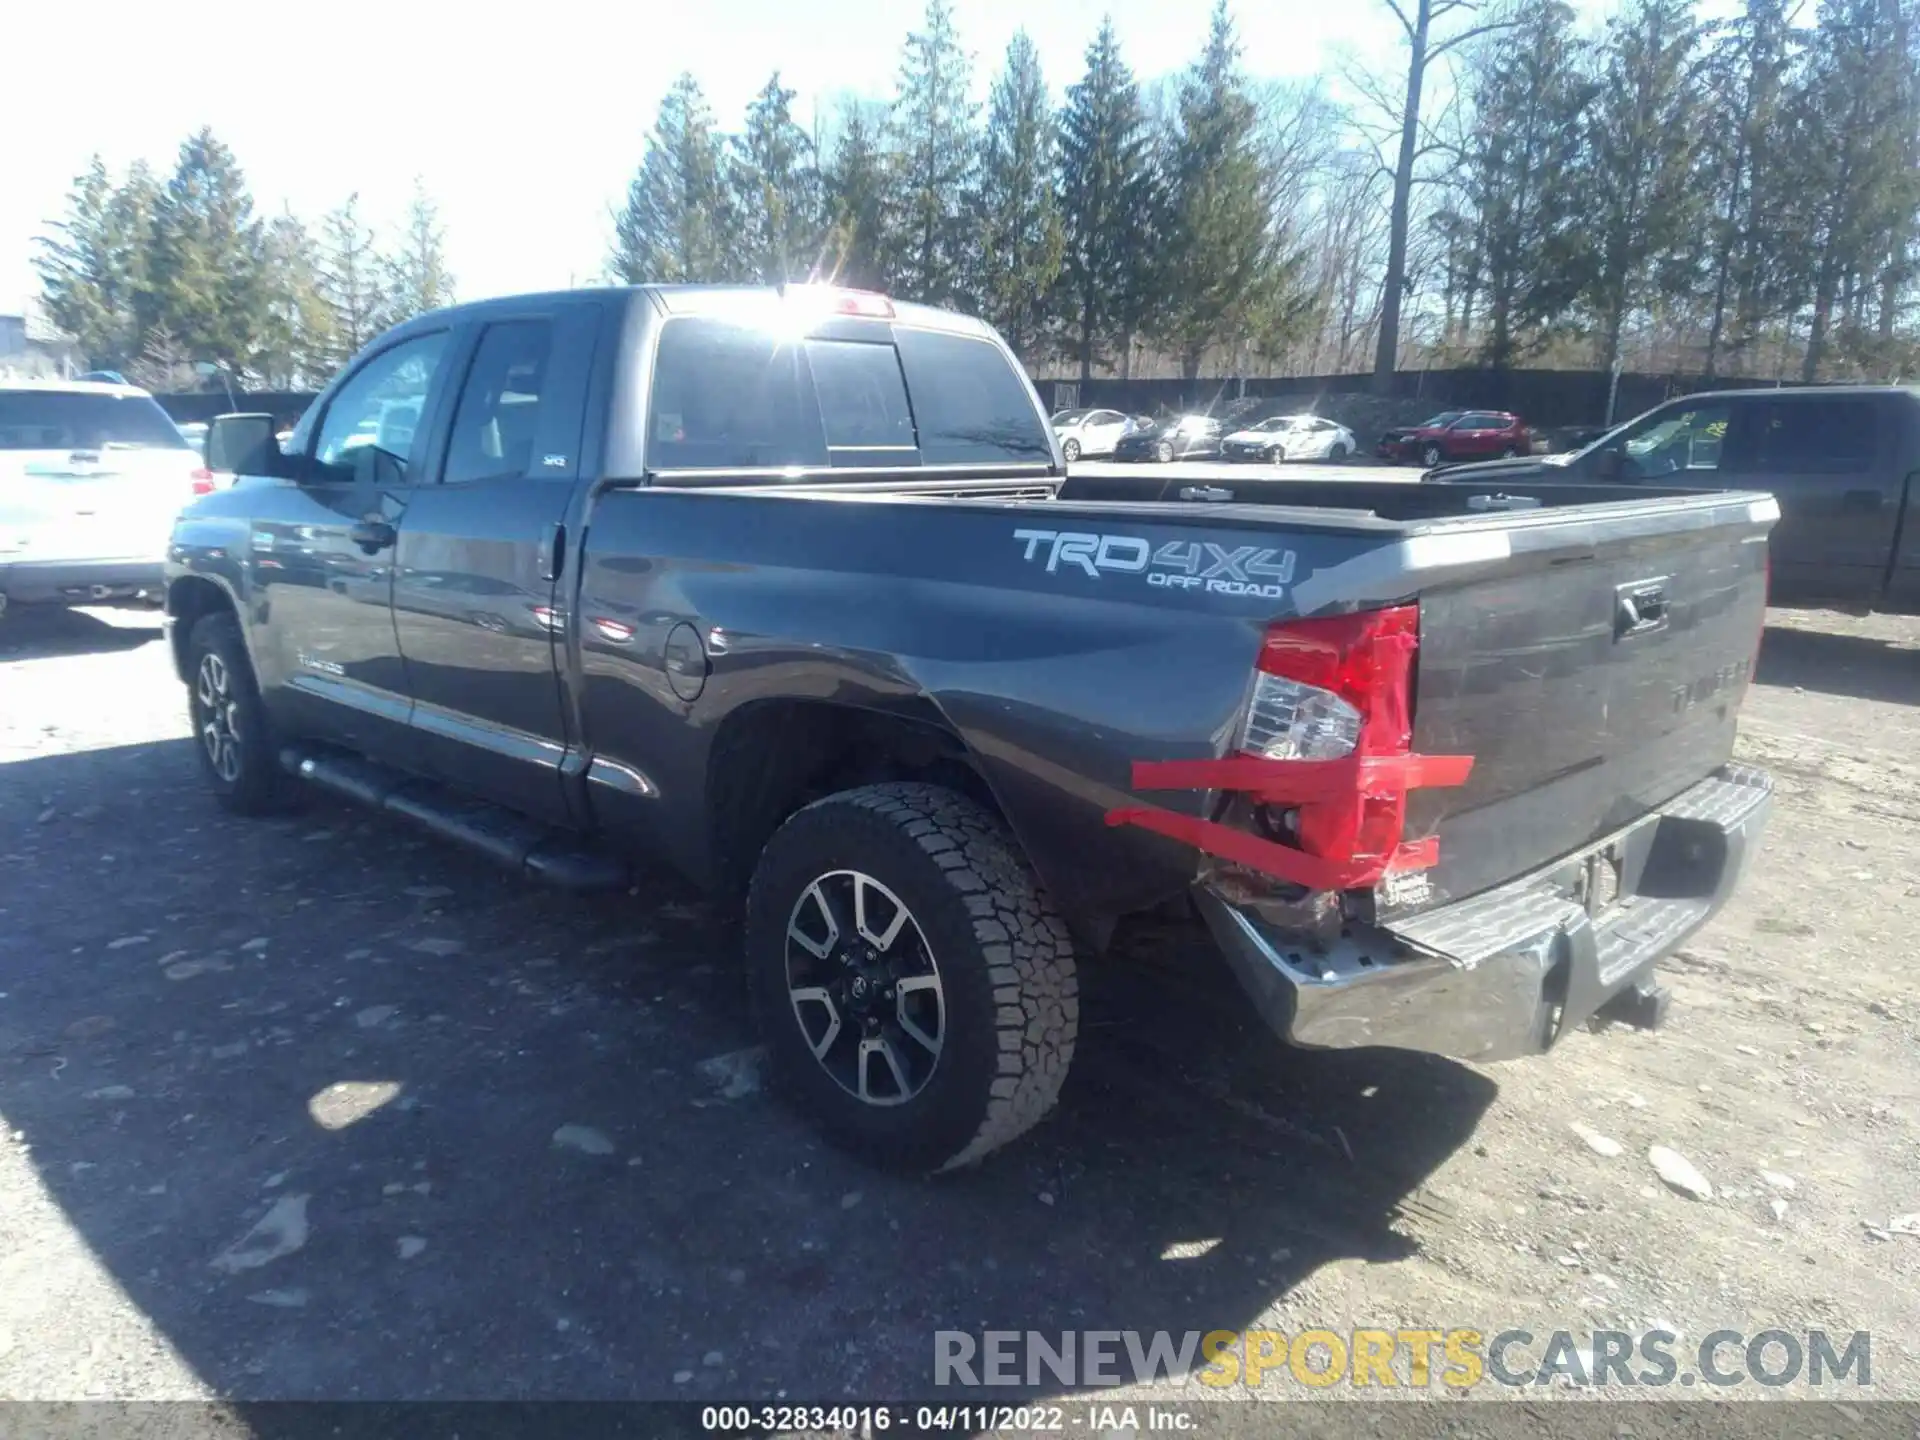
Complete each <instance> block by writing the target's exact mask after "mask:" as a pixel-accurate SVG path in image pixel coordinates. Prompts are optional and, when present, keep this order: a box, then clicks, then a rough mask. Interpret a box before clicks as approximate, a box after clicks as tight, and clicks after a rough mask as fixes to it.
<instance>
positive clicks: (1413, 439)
mask: <svg viewBox="0 0 1920 1440" xmlns="http://www.w3.org/2000/svg"><path fill="white" fill-rule="evenodd" d="M1377 453H1378V454H1379V455H1380V456H1381V457H1382V458H1383V459H1388V460H1401V461H1416V462H1418V463H1419V464H1422V465H1425V466H1427V467H1428V468H1429V469H1431V468H1432V467H1433V466H1435V465H1444V464H1446V463H1447V462H1448V461H1452V460H1496V459H1502V458H1505V457H1507V456H1513V455H1530V454H1532V453H1533V432H1532V431H1530V430H1529V429H1527V425H1526V422H1525V421H1524V420H1522V419H1521V418H1520V417H1519V416H1518V415H1514V414H1510V413H1508V412H1507V411H1504V410H1445V411H1442V412H1441V413H1440V414H1438V415H1436V416H1434V417H1433V418H1432V419H1431V420H1429V421H1427V422H1426V423H1425V424H1424V425H1415V426H1413V427H1411V428H1407V429H1397V430H1389V431H1387V433H1386V434H1384V435H1382V436H1381V437H1380V444H1379V447H1378V451H1377Z"/></svg>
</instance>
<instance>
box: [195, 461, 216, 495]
mask: <svg viewBox="0 0 1920 1440" xmlns="http://www.w3.org/2000/svg"><path fill="white" fill-rule="evenodd" d="M193 493H194V494H196V495H211V494H212V493H213V471H211V470H209V469H207V467H206V466H204V465H202V466H201V467H200V468H199V469H198V470H196V471H194V472H193Z"/></svg>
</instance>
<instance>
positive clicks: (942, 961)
mask: <svg viewBox="0 0 1920 1440" xmlns="http://www.w3.org/2000/svg"><path fill="white" fill-rule="evenodd" d="M746 949H747V979H748V987H749V990H750V992H751V995H752V999H753V1004H754V1010H755V1013H756V1016H757V1017H758V1019H759V1022H760V1026H761V1031H762V1033H763V1035H764V1036H765V1038H766V1041H767V1046H768V1049H769V1051H770V1052H771V1054H772V1056H773V1061H774V1065H775V1068H776V1070H777V1072H778V1073H779V1076H780V1078H781V1083H782V1087H783V1089H784V1090H785V1092H786V1093H787V1094H788V1095H789V1096H790V1097H792V1099H793V1100H794V1101H795V1102H796V1103H797V1104H798V1106H799V1107H800V1108H801V1109H802V1110H803V1111H804V1112H806V1113H807V1114H808V1115H809V1117H810V1118H812V1119H813V1120H814V1121H815V1122H816V1123H817V1124H818V1125H819V1126H820V1127H821V1129H822V1130H823V1131H824V1132H825V1133H826V1134H827V1136H828V1137H829V1138H830V1139H832V1140H834V1141H835V1142H836V1143H838V1144H840V1145H843V1146H845V1147H846V1148H848V1149H850V1150H853V1151H855V1152H856V1153H858V1154H860V1155H863V1156H865V1157H866V1158H867V1159H869V1160H872V1161H874V1162H876V1163H879V1164H883V1165H887V1166H889V1167H893V1168H899V1169H906V1170H912V1171H920V1172H926V1171H933V1170H947V1169H952V1168H954V1167H956V1166H961V1165H967V1164H971V1163H972V1162H974V1161H976V1160H978V1159H980V1158H981V1157H982V1156H984V1155H986V1154H988V1153H989V1152H990V1151H993V1150H995V1149H998V1148H999V1147H1000V1146H1002V1145H1004V1144H1006V1143H1007V1142H1008V1141H1010V1140H1013V1139H1014V1138H1016V1137H1017V1136H1019V1135H1021V1134H1023V1133H1024V1132H1025V1131H1026V1130H1028V1129H1029V1128H1031V1127H1032V1126H1033V1125H1034V1124H1035V1123H1036V1122H1038V1121H1039V1120H1040V1118H1041V1117H1042V1116H1044V1115H1045V1114H1046V1113H1047V1111H1048V1110H1050V1109H1052V1107H1053V1104H1054V1101H1055V1100H1056V1099H1057V1098H1058V1097H1059V1093H1060V1086H1061V1083H1062V1082H1063V1081H1064V1080H1065V1079H1066V1074H1067V1066H1068V1063H1069V1062H1070V1061H1071V1060H1072V1058H1073V1046H1074V1040H1075V1036H1076V1033H1077V1031H1078V1028H1079V999H1078V995H1079V991H1078V984H1077V980H1076V978H1075V973H1074V958H1073V943H1072V941H1071V939H1070V938H1069V936H1068V934H1067V929H1066V925H1065V923H1064V922H1063V921H1062V920H1061V919H1060V917H1059V916H1058V915H1057V914H1056V913H1055V912H1054V910H1053V908H1052V907H1051V906H1050V905H1049V904H1048V902H1047V900H1046V897H1045V896H1044V895H1043V894H1041V892H1040V890H1039V888H1038V886H1037V884H1036V882H1035V880H1034V877H1033V875H1032V872H1031V871H1030V870H1029V869H1028V868H1027V866H1026V863H1025V862H1024V861H1023V860H1022V859H1021V857H1020V855H1019V854H1018V852H1017V851H1016V850H1015V849H1014V846H1013V844H1012V842H1011V840H1010V839H1009V838H1008V836H1007V834H1006V832H1005V831H1004V830H1003V829H1002V827H1001V826H1000V824H999V822H998V821H997V820H996V819H995V818H994V817H993V816H992V815H991V814H990V813H989V812H988V811H986V810H985V809H983V808H982V807H981V806H979V805H977V804H975V803H974V802H973V801H971V800H968V799H967V798H966V797H964V796H962V795H959V794H957V793H955V792H953V791H950V790H945V789H942V788H940V787H938V786H932V785H918V784H892V785H873V786H868V787H866V788H863V789H859V790H850V791H846V792H843V793H841V794H839V795H832V796H829V797H828V798H826V799H824V800H821V801H818V802H816V803H815V804H813V805H810V806H808V807H807V808H806V809H804V810H802V811H800V812H799V813H798V814H796V815H794V816H793V817H792V818H791V819H789V820H788V821H787V823H786V824H785V825H783V826H781V827H780V830H779V831H778V833H776V834H775V835H774V837H773V839H772V840H771V841H769V842H768V844H767V848H766V849H765V851H763V852H762V854H761V857H760V863H759V866H758V868H757V869H756V871H755V873H754V877H753V886H752V890H751V892H750V894H749V896H748V900H747V926H746Z"/></svg>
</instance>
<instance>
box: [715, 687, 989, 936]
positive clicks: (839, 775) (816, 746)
mask: <svg viewBox="0 0 1920 1440" xmlns="http://www.w3.org/2000/svg"><path fill="white" fill-rule="evenodd" d="M908 780H916V781H922V782H925V783H928V784H934V785H940V786H943V787H944V788H946V789H949V790H953V791H956V792H958V793H960V794H962V795H965V796H967V797H968V798H969V799H971V800H974V801H976V802H977V803H979V804H981V805H983V806H984V807H986V809H988V810H989V811H991V812H992V813H993V814H994V815H995V816H996V817H997V818H998V819H999V820H1000V822H1001V823H1002V824H1003V825H1007V826H1008V829H1009V831H1010V832H1011V830H1012V826H1011V825H1010V824H1009V822H1008V818H1007V814H1006V811H1005V809H1004V807H1003V806H1002V805H1001V803H1000V801H999V798H998V797H997V796H996V795H995V794H994V793H993V789H992V787H991V786H990V785H989V784H988V783H987V779H986V775H985V773H984V771H983V770H982V768H981V767H980V766H979V764H978V763H977V762H976V760H975V759H974V757H973V755H972V753H971V752H970V751H969V749H968V747H967V745H966V743H965V741H964V740H963V739H962V738H961V736H960V734H959V732H958V731H957V730H956V729H955V728H954V727H953V726H952V725H951V724H950V723H948V721H947V720H946V718H945V716H943V715H942V714H941V713H940V711H939V709H938V707H937V706H935V705H934V703H933V702H932V701H931V700H929V699H926V698H924V697H922V698H920V699H919V700H917V701H915V702H913V703H911V704H909V705H906V706H904V707H902V708H898V709H886V710H882V709H876V708H872V707H868V706H860V705H849V704H845V703H843V702H839V701H833V700H819V699H794V698H769V699H764V700H754V701H750V702H748V703H747V704H744V705H742V706H740V707H739V708H737V709H735V710H733V711H732V712H730V713H729V714H728V715H727V717H726V718H725V719H724V720H723V721H721V723H720V726H719V728H718V730H717V731H716V733H715V735H714V740H713V744H712V746H711V747H710V749H709V751H708V758H707V785H706V809H707V826H708V843H709V849H710V852H711V870H712V875H713V878H714V881H715V886H716V888H717V889H718V890H719V892H720V893H721V894H723V895H724V896H726V897H727V898H728V899H729V900H730V901H731V900H738V899H739V898H740V897H742V896H744V895H745V893H746V888H747V883H748V881H749V880H751V878H752V875H753V867H754V863H755V861H756V860H757V859H758V858H759V855H760V851H761V850H762V849H763V848H765V846H766V843H767V841H768V840H769V839H771V838H772V836H773V833H774V831H776V830H778V829H779V828H780V826H781V825H782V824H784V823H785V822H786V820H787V819H788V818H789V817H790V816H792V815H793V814H794V813H795V812H797V811H799V810H801V809H804V808H805V807H806V806H808V805H810V804H812V803H813V802H814V801H815V800H819V799H821V798H823V797H824V796H827V795H832V794H835V793H838V792H839V791H842V790H852V789H856V788H858V787H860V786H863V785H874V784H884V783H887V782H892V781H908ZM1016 843H1017V841H1016Z"/></svg>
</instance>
